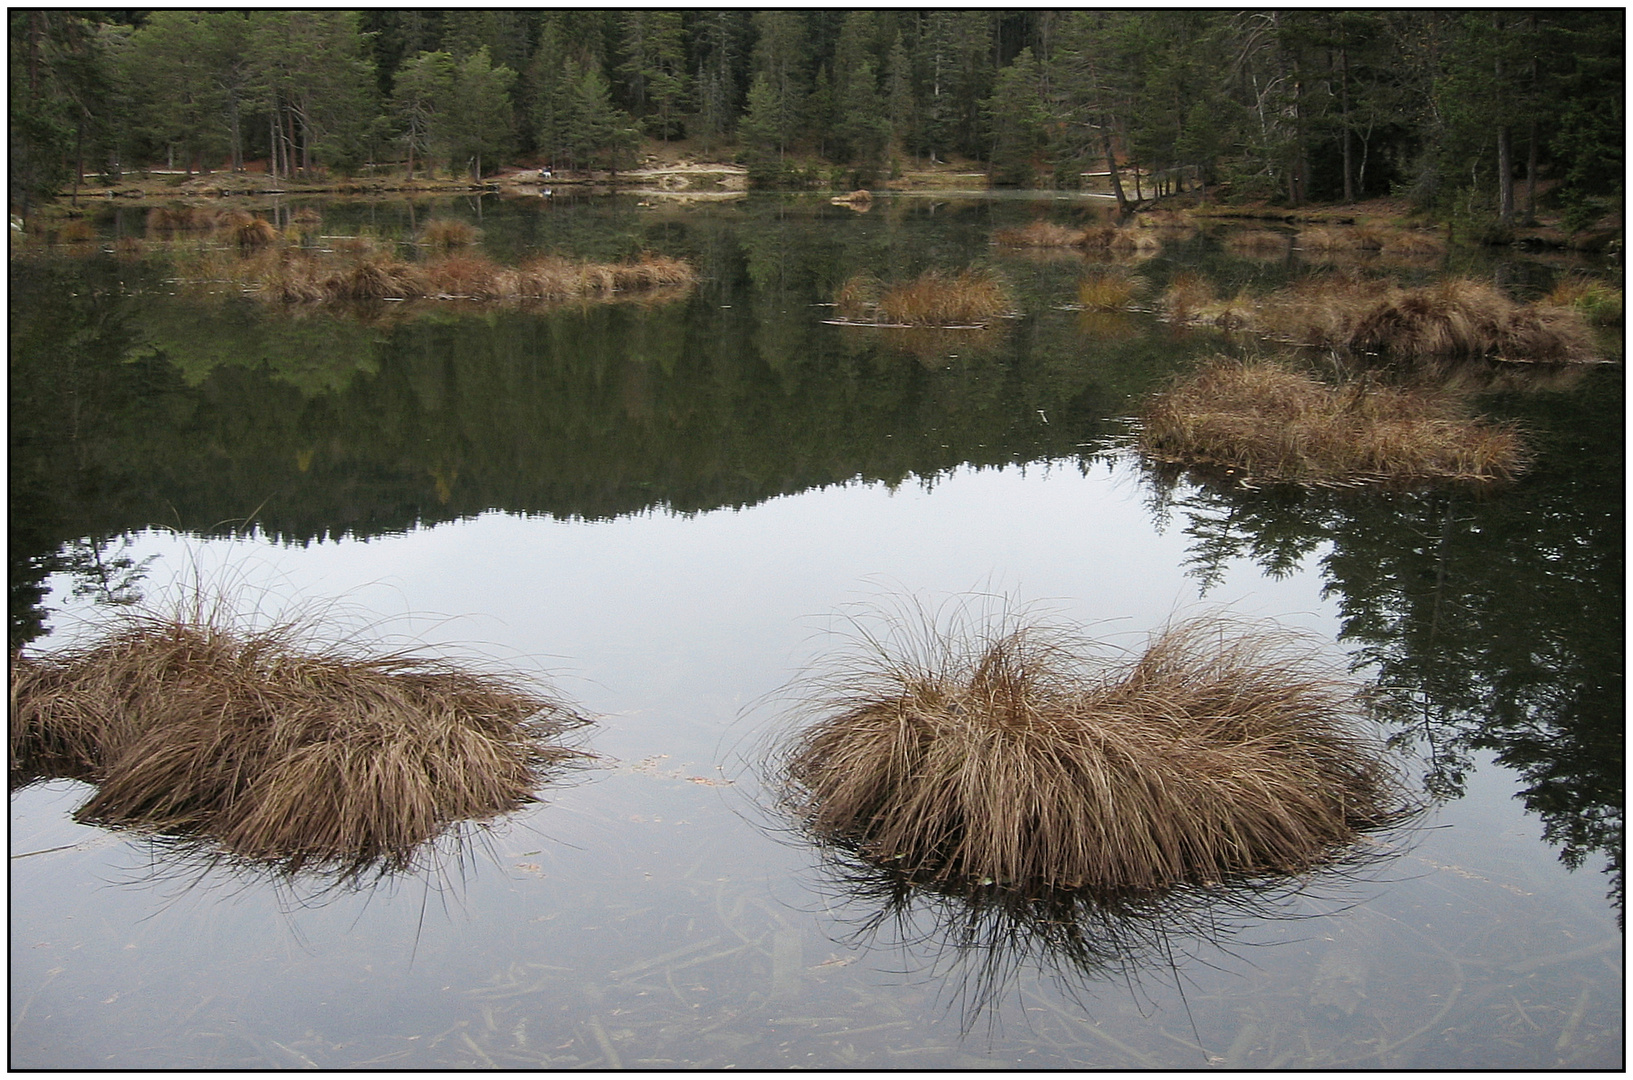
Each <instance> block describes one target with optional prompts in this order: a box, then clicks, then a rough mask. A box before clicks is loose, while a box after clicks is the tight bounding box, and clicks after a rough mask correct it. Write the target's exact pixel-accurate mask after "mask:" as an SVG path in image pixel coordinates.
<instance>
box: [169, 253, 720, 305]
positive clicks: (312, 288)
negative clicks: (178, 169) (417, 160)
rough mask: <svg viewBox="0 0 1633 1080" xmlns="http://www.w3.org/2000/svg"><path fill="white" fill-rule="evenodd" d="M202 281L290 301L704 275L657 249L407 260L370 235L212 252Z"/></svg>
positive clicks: (577, 295) (648, 285) (529, 291)
mask: <svg viewBox="0 0 1633 1080" xmlns="http://www.w3.org/2000/svg"><path fill="white" fill-rule="evenodd" d="M194 274H195V275H196V278H195V280H222V279H228V280H236V281H239V282H241V283H242V284H243V286H244V287H245V288H247V289H249V290H251V291H253V292H255V293H256V294H257V295H259V296H261V297H263V298H264V299H267V300H272V301H276V302H278V303H285V304H304V303H323V302H331V301H333V302H345V301H367V300H415V299H422V298H437V299H454V300H478V301H498V302H528V301H545V302H564V301H569V300H609V299H615V298H617V297H620V296H627V295H647V294H651V295H673V294H674V293H675V292H676V291H679V290H684V289H686V288H689V287H690V286H692V285H694V284H696V282H697V272H696V271H695V270H693V269H692V267H691V265H690V264H689V263H687V262H685V261H684V260H681V259H672V258H668V257H666V256H662V255H655V254H652V253H650V252H647V253H643V254H642V255H641V256H640V257H639V258H637V259H635V260H633V261H631V262H626V263H613V264H599V263H575V262H569V261H567V260H565V259H561V258H557V257H554V256H546V257H543V258H539V259H534V260H532V261H530V262H528V263H524V264H523V265H522V266H520V267H505V266H501V265H500V264H498V263H495V262H493V261H491V260H489V259H486V258H482V257H480V256H475V255H452V254H450V255H443V256H441V257H438V258H434V259H429V260H426V261H424V262H405V261H402V260H400V259H394V258H391V257H389V256H386V255H384V254H382V253H381V252H380V250H379V248H378V247H377V246H376V245H374V244H372V243H370V242H367V241H362V242H360V243H358V244H356V245H353V246H352V247H351V248H350V249H349V250H347V251H345V252H341V253H338V254H337V255H334V256H324V255H322V254H319V253H313V252H302V251H297V250H294V249H291V248H279V249H277V250H271V251H266V252H263V253H260V254H257V255H254V256H250V257H246V258H241V259H236V260H232V259H228V258H225V257H223V256H221V255H219V254H214V255H210V256H208V257H206V258H203V259H201V260H200V261H199V262H198V263H196V264H195V269H194Z"/></svg>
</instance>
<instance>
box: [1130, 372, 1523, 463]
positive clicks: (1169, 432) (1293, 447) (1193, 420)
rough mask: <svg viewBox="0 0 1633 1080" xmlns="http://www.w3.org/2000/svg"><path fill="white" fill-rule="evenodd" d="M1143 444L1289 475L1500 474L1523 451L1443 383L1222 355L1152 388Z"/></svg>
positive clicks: (1158, 456)
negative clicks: (1345, 379)
mask: <svg viewBox="0 0 1633 1080" xmlns="http://www.w3.org/2000/svg"><path fill="white" fill-rule="evenodd" d="M1138 446H1139V450H1140V453H1141V454H1142V455H1144V456H1145V457H1146V458H1147V459H1149V460H1153V461H1158V462H1165V463H1172V464H1179V465H1184V466H1188V467H1201V468H1215V469H1228V470H1231V471H1232V472H1234V473H1235V474H1237V475H1239V476H1241V477H1243V478H1245V479H1248V480H1256V481H1260V482H1267V483H1294V484H1356V483H1381V482H1417V481H1424V480H1443V479H1449V480H1467V481H1492V480H1505V479H1510V478H1512V477H1514V476H1515V475H1517V474H1518V473H1520V472H1521V471H1522V470H1523V469H1524V468H1525V466H1526V464H1527V461H1528V458H1529V455H1528V453H1527V451H1526V448H1525V444H1524V442H1523V440H1522V439H1521V437H1520V434H1519V433H1518V432H1517V431H1516V430H1515V429H1514V428H1513V427H1511V426H1508V425H1499V424H1489V423H1483V422H1480V421H1478V420H1471V419H1469V418H1468V417H1467V415H1466V412H1465V410H1464V408H1463V404H1462V398H1461V397H1460V396H1459V395H1457V394H1456V393H1454V392H1452V391H1449V390H1445V389H1435V388H1431V387H1396V386H1373V387H1368V386H1367V385H1366V384H1365V382H1358V383H1354V384H1351V385H1349V386H1346V387H1338V388H1332V387H1328V386H1326V385H1324V384H1322V383H1320V382H1318V381H1317V380H1315V379H1313V378H1311V377H1310V376H1308V375H1305V374H1303V373H1302V372H1298V371H1295V370H1293V369H1292V368H1290V367H1287V366H1285V365H1282V364H1279V363H1276V362H1274V361H1268V360H1258V361H1246V362H1244V361H1239V360H1232V359H1228V358H1225V357H1220V358H1217V359H1215V360H1214V361H1212V362H1211V363H1208V364H1206V365H1204V366H1203V368H1202V369H1201V370H1200V371H1198V372H1197V373H1195V374H1194V375H1192V376H1191V377H1189V378H1187V379H1184V380H1182V381H1180V382H1177V383H1175V384H1174V385H1173V386H1172V387H1170V388H1169V389H1167V390H1166V391H1163V392H1162V393H1159V394H1157V395H1156V396H1155V397H1154V398H1152V400H1151V401H1150V402H1149V403H1148V404H1147V406H1146V408H1145V411H1144V413H1143V415H1142V416H1141V418H1140V424H1139V438H1138Z"/></svg>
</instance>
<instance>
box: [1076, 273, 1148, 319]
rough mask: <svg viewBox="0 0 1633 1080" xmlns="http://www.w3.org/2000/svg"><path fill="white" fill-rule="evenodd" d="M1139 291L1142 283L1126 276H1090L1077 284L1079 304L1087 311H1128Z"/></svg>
mask: <svg viewBox="0 0 1633 1080" xmlns="http://www.w3.org/2000/svg"><path fill="white" fill-rule="evenodd" d="M1139 291H1140V283H1139V282H1138V281H1137V280H1135V279H1134V278H1132V277H1129V276H1128V275H1126V274H1090V275H1089V276H1087V277H1085V278H1083V279H1082V280H1080V281H1079V282H1078V283H1077V302H1078V303H1079V304H1081V305H1082V306H1083V309H1084V310H1085V311H1127V310H1128V309H1129V308H1131V307H1133V306H1134V298H1135V297H1136V296H1138V295H1139Z"/></svg>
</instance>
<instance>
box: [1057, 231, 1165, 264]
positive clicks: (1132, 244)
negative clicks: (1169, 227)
mask: <svg viewBox="0 0 1633 1080" xmlns="http://www.w3.org/2000/svg"><path fill="white" fill-rule="evenodd" d="M1154 232H1155V231H1154V230H1151V229H1132V228H1119V227H1118V226H1116V225H1094V226H1090V227H1089V228H1087V229H1084V230H1083V231H1082V233H1081V235H1080V236H1079V239H1078V241H1077V244H1078V246H1079V247H1081V248H1084V249H1085V250H1088V251H1109V252H1113V253H1116V254H1123V255H1128V254H1137V255H1143V256H1150V255H1155V254H1156V253H1157V252H1159V251H1161V250H1162V241H1161V240H1160V239H1159V238H1158V237H1157V236H1156V235H1154Z"/></svg>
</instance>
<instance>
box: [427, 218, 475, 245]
mask: <svg viewBox="0 0 1633 1080" xmlns="http://www.w3.org/2000/svg"><path fill="white" fill-rule="evenodd" d="M476 237H477V232H476V226H474V225H471V224H469V223H468V222H464V221H454V220H452V219H450V218H433V219H432V220H430V221H427V222H426V223H425V228H424V229H422V230H421V231H420V242H421V243H422V244H426V245H427V246H429V247H434V248H454V247H469V246H470V245H472V244H474V243H476Z"/></svg>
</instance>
